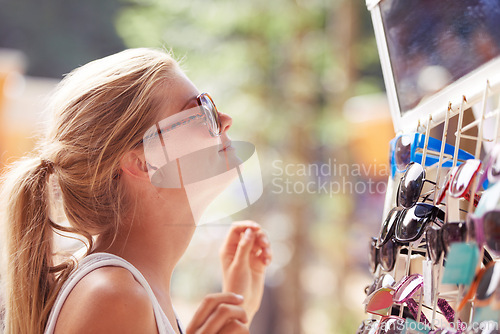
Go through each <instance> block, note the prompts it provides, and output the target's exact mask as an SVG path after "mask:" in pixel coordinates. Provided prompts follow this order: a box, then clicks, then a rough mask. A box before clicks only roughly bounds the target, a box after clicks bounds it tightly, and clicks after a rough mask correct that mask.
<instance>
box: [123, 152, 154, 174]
mask: <svg viewBox="0 0 500 334" xmlns="http://www.w3.org/2000/svg"><path fill="white" fill-rule="evenodd" d="M120 167H121V169H122V170H123V172H125V173H127V174H128V175H130V176H132V177H135V178H145V179H149V175H148V168H147V165H146V158H145V157H144V154H142V153H141V154H139V153H138V152H137V150H132V151H129V152H127V153H125V155H124V156H123V157H122V158H121V159H120Z"/></svg>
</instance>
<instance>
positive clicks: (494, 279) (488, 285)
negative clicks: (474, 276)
mask: <svg viewBox="0 0 500 334" xmlns="http://www.w3.org/2000/svg"><path fill="white" fill-rule="evenodd" d="M499 282H500V262H498V263H495V264H494V265H492V266H490V267H489V268H488V269H486V271H485V273H484V275H483V277H482V278H481V281H480V282H479V285H478V286H477V290H476V298H477V299H478V300H485V299H488V298H489V297H491V296H492V295H493V293H495V290H496V289H497V287H498V283H499Z"/></svg>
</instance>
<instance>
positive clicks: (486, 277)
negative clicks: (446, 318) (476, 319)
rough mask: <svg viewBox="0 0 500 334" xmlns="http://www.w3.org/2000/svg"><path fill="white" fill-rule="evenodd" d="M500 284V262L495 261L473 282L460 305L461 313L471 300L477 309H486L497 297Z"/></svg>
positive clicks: (480, 272)
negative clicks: (496, 292)
mask: <svg viewBox="0 0 500 334" xmlns="http://www.w3.org/2000/svg"><path fill="white" fill-rule="evenodd" d="M499 283H500V262H498V261H493V262H490V263H488V264H487V265H486V266H485V267H483V268H481V269H480V270H479V271H478V272H477V274H476V276H475V278H474V281H473V282H472V284H471V286H470V289H469V291H468V292H467V294H466V295H465V297H464V298H463V299H462V301H461V302H460V304H459V305H458V308H457V310H458V311H461V310H462V309H463V308H464V306H465V305H466V304H467V302H468V301H469V300H472V299H474V306H475V307H484V306H487V305H489V304H490V302H491V301H492V299H493V298H494V297H495V291H496V290H497V289H498V287H499Z"/></svg>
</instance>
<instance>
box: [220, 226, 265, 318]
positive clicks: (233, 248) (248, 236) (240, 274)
mask: <svg viewBox="0 0 500 334" xmlns="http://www.w3.org/2000/svg"><path fill="white" fill-rule="evenodd" d="M220 257H221V262H222V274H223V291H224V292H233V293H236V294H239V295H242V296H243V298H244V301H243V304H242V306H243V308H244V309H245V311H246V312H247V315H248V318H249V322H250V321H251V319H252V318H253V316H254V315H255V313H256V312H257V310H258V309H259V307H260V302H261V300H262V294H263V293H264V278H265V277H264V276H265V271H266V268H267V266H268V265H269V264H270V263H271V259H272V252H271V248H270V243H269V239H268V238H267V236H266V233H265V232H264V231H263V230H262V228H261V227H260V225H258V224H257V223H255V222H252V221H242V222H236V223H234V224H233V225H232V226H231V229H230V231H229V234H228V235H227V238H226V242H225V243H224V245H223V246H222V248H221V251H220Z"/></svg>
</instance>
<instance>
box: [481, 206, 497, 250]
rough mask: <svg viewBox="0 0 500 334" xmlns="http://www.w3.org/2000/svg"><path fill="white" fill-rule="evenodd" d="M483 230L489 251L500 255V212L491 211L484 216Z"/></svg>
mask: <svg viewBox="0 0 500 334" xmlns="http://www.w3.org/2000/svg"><path fill="white" fill-rule="evenodd" d="M483 229H484V238H485V241H486V245H487V246H488V248H489V250H491V251H492V252H493V253H495V254H498V255H500V211H490V212H487V213H486V214H485V215H484V217H483Z"/></svg>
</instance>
